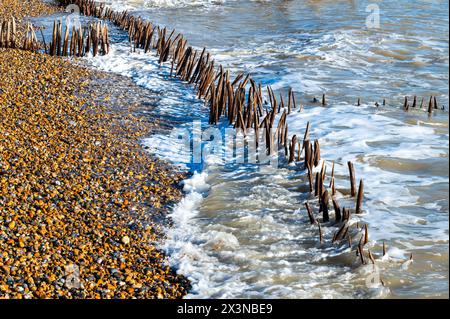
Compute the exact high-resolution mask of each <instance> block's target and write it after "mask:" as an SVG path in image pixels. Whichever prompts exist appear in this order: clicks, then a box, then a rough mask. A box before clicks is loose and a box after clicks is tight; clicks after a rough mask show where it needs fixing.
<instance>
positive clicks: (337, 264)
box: [91, 0, 449, 298]
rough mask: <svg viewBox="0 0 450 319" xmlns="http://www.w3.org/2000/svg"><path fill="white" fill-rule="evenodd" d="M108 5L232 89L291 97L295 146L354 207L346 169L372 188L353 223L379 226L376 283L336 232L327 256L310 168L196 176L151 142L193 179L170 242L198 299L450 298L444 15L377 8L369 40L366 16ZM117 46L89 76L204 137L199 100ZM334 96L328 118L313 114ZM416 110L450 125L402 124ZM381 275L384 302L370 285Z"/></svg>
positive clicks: (222, 6)
mask: <svg viewBox="0 0 450 319" xmlns="http://www.w3.org/2000/svg"><path fill="white" fill-rule="evenodd" d="M106 3H108V4H109V5H112V6H113V7H114V8H116V9H117V10H122V9H128V10H130V11H131V12H133V13H134V14H135V15H139V16H141V17H143V18H145V19H149V20H151V21H152V22H154V23H156V24H159V25H163V26H164V25H167V26H168V27H170V28H176V30H177V31H178V32H182V33H183V34H184V35H185V36H186V37H187V39H188V40H189V42H190V44H192V45H194V46H195V47H197V48H202V47H207V48H208V50H209V51H210V52H211V53H212V54H213V57H214V58H215V60H216V61H217V62H218V63H220V64H222V65H224V66H225V67H227V68H228V69H230V70H231V71H232V73H233V74H237V72H249V73H251V75H252V76H253V77H254V78H255V80H257V82H261V83H262V84H263V85H264V86H265V85H271V86H272V87H273V88H274V89H275V90H276V93H277V94H279V93H282V94H286V93H287V90H288V89H289V88H293V90H294V91H295V92H296V94H297V97H298V98H297V100H298V103H299V104H302V105H303V106H304V110H303V111H302V112H298V111H295V112H294V114H291V115H290V116H289V117H288V124H289V134H290V136H292V135H293V134H297V136H303V133H304V130H305V127H306V124H307V122H308V121H309V122H310V124H311V137H312V138H317V139H319V140H320V143H321V151H322V156H323V158H324V159H325V160H326V165H327V167H328V169H331V163H332V162H334V163H335V174H336V188H337V191H338V195H337V198H338V199H339V201H340V203H341V206H342V205H344V206H347V207H352V206H353V205H354V203H353V200H352V199H350V198H349V197H348V193H349V182H348V170H347V166H346V163H347V161H353V162H354V163H355V167H356V175H357V178H358V179H359V178H363V179H364V181H365V200H364V208H365V212H364V214H363V215H360V216H358V217H353V219H352V222H353V223H357V222H364V223H368V225H369V234H370V242H369V244H368V248H369V249H370V250H371V251H372V252H373V254H374V256H375V259H376V262H375V264H376V267H377V268H376V269H375V270H374V267H373V266H372V265H367V266H360V263H359V259H358V257H357V256H356V254H355V251H354V250H353V251H350V249H348V248H347V247H346V246H345V245H344V246H340V247H339V246H337V245H332V244H331V242H330V238H331V237H332V236H333V233H334V232H335V231H336V230H337V228H336V227H334V226H333V225H331V224H330V225H328V224H326V225H324V227H323V230H324V237H325V238H326V240H325V242H324V243H322V244H321V243H320V242H319V238H318V229H317V226H310V225H309V222H308V218H307V215H306V212H305V209H304V206H303V203H304V202H305V201H306V200H307V199H309V194H308V192H307V190H308V182H307V178H306V176H305V172H304V171H303V170H302V169H301V164H300V163H299V164H297V165H296V166H288V165H286V163H282V165H281V166H282V167H281V168H280V169H278V170H276V171H273V170H270V169H268V168H267V167H266V168H264V167H255V166H253V165H242V164H241V165H239V164H230V163H224V161H223V158H221V157H220V156H217V154H216V156H209V157H207V158H206V159H205V161H204V162H203V163H202V165H195V166H192V165H185V163H184V159H185V158H186V156H185V155H186V154H183V153H182V152H180V151H179V150H178V145H179V140H177V139H176V138H174V137H170V136H163V135H161V136H158V135H156V136H152V137H150V138H149V139H147V140H146V141H144V143H145V144H146V145H148V146H149V147H150V150H151V151H152V152H154V153H156V154H157V155H158V156H161V157H163V158H166V159H168V160H170V161H172V162H174V163H175V164H179V165H180V166H182V167H185V168H187V169H190V170H191V171H192V173H194V172H195V173H194V175H193V177H192V178H191V179H189V180H187V181H186V182H185V186H184V187H185V190H186V197H185V199H184V200H183V202H181V203H180V204H179V205H178V206H177V207H176V208H175V209H174V212H173V215H172V217H173V219H174V222H175V224H174V227H173V228H172V229H170V230H168V240H167V241H166V242H165V243H164V248H165V249H166V250H167V251H168V252H169V253H170V262H171V263H172V264H173V265H174V266H175V267H177V269H178V271H179V272H181V273H183V274H185V275H186V276H188V277H189V278H190V279H191V281H192V283H193V289H192V292H191V294H190V297H222V298H227V297H239V298H240V297H256V298H262V297H275V298H345V297H351V298H360V297H361V298H367V297H370V298H377V297H384V298H422V297H448V239H449V232H448V222H449V220H448V191H449V184H448V177H449V175H448V153H449V147H448V139H449V136H448V102H449V99H448V70H449V69H448V1H403V0H401V1H378V2H374V3H376V4H377V5H378V7H379V9H380V28H378V29H368V28H367V27H366V18H367V16H368V15H369V14H371V12H366V9H367V8H368V6H369V5H371V4H373V3H371V2H369V1H250V0H243V1H231V0H223V1H177V0H165V1H163V0H153V1H152V0H147V1H106ZM369 8H371V7H369ZM112 32H113V40H114V43H113V45H112V53H111V54H110V55H108V56H105V57H97V58H93V59H91V62H92V63H93V65H95V66H97V67H99V68H100V69H103V70H107V71H111V72H118V73H121V74H124V75H126V76H130V77H133V78H134V79H135V81H136V83H138V84H139V85H142V86H145V87H147V88H148V89H149V90H152V91H153V93H157V94H158V95H159V111H160V114H159V115H160V116H162V117H165V118H168V119H171V120H173V121H175V122H176V123H178V126H179V127H181V128H189V129H191V128H192V125H193V124H192V121H194V120H197V121H199V120H201V121H203V125H205V124H206V123H207V119H208V113H207V109H205V107H204V103H203V102H202V101H198V100H196V98H195V95H194V93H193V91H192V89H191V87H189V86H188V85H186V84H183V83H180V82H178V81H173V80H170V79H168V76H167V75H168V69H167V68H164V67H163V68H160V67H158V65H157V61H156V60H155V57H154V56H152V55H144V54H143V53H142V52H141V53H139V52H137V53H130V50H129V45H128V43H127V39H126V36H125V35H124V33H123V32H121V31H120V30H116V29H113V30H112ZM323 93H326V95H327V97H328V106H327V107H320V106H317V105H316V104H313V103H311V99H312V98H313V97H314V96H316V97H320V96H321V95H322V94H323ZM405 95H408V96H412V95H417V96H418V101H419V102H420V100H421V98H422V97H425V102H424V105H428V98H429V96H431V95H433V96H436V97H437V101H438V103H439V107H444V109H445V110H444V111H441V110H437V111H435V113H434V115H433V116H432V117H429V116H428V114H427V113H426V111H425V110H424V109H423V110H417V109H415V110H411V111H410V112H404V111H403V110H402V109H401V107H402V105H403V98H404V96H405ZM358 98H361V101H362V104H361V106H356V105H355V104H356V100H357V99H358ZM383 99H385V101H386V105H385V106H379V107H375V102H378V103H379V104H380V105H381V104H382V101H383ZM205 122H206V123H205ZM225 126H226V123H222V124H221V128H222V130H223V129H224V128H225ZM197 129H198V128H197ZM316 212H317V208H316ZM354 240H355V241H357V240H359V237H355V239H354ZM383 242H385V243H386V245H387V248H388V253H387V255H386V256H384V257H382V253H381V252H382V244H383ZM411 254H412V255H413V260H412V262H411V261H409V258H410V255H411ZM377 271H378V273H379V274H380V275H381V279H382V280H383V282H384V284H385V285H384V287H383V286H382V285H370V278H372V276H373V275H374V274H376V273H377ZM368 282H369V284H368Z"/></svg>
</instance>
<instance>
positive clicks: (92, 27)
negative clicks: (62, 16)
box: [44, 20, 110, 57]
mask: <svg viewBox="0 0 450 319" xmlns="http://www.w3.org/2000/svg"><path fill="white" fill-rule="evenodd" d="M109 45H110V44H109V36H108V26H107V25H106V24H104V23H100V22H96V23H91V24H89V26H88V27H86V28H83V27H82V26H81V25H80V26H78V27H76V26H72V32H70V27H69V26H67V25H66V27H65V31H64V33H63V32H62V22H61V21H59V20H58V21H54V22H53V33H52V41H51V42H50V44H49V48H48V50H47V46H46V44H45V43H44V47H45V52H47V53H48V54H50V55H53V56H77V57H82V56H85V55H87V54H88V53H92V55H93V56H94V57H95V56H97V55H98V54H100V55H106V54H108V52H109Z"/></svg>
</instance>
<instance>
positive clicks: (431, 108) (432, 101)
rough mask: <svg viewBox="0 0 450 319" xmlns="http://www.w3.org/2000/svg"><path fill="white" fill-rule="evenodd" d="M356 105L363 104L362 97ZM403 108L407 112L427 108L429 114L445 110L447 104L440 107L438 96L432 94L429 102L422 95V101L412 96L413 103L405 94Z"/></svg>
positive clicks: (377, 104) (383, 103)
mask: <svg viewBox="0 0 450 319" xmlns="http://www.w3.org/2000/svg"><path fill="white" fill-rule="evenodd" d="M356 105H357V106H360V105H361V99H360V98H359V99H358V101H357V102H356ZM382 105H383V106H385V105H386V99H383V102H382ZM375 106H376V107H379V106H380V104H379V103H378V102H375ZM402 108H403V110H404V111H406V112H408V111H409V110H410V109H419V110H423V109H426V110H427V112H428V113H429V114H433V111H434V110H439V109H441V110H445V106H444V105H441V107H439V104H438V101H437V98H436V96H430V99H429V101H428V104H426V103H425V98H424V97H422V98H421V101H420V103H418V99H417V95H414V96H413V97H412V103H411V104H410V103H409V100H408V97H407V96H405V98H404V100H403V105H402Z"/></svg>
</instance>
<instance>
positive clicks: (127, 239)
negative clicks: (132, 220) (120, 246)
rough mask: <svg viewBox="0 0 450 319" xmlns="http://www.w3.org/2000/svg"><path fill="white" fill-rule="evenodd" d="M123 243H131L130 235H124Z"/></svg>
mask: <svg viewBox="0 0 450 319" xmlns="http://www.w3.org/2000/svg"><path fill="white" fill-rule="evenodd" d="M122 243H124V244H125V245H128V244H129V243H130V237H128V236H123V237H122Z"/></svg>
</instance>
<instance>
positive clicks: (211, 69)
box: [61, 0, 371, 263]
mask: <svg viewBox="0 0 450 319" xmlns="http://www.w3.org/2000/svg"><path fill="white" fill-rule="evenodd" d="M61 2H63V3H64V2H65V1H61ZM75 4H77V5H78V6H79V7H80V11H81V12H82V13H83V14H85V15H91V16H95V17H97V18H101V19H107V20H109V21H111V22H112V23H114V24H115V25H116V26H118V27H120V28H122V29H123V30H126V31H127V32H128V34H129V39H130V44H131V49H132V50H133V51H134V50H136V49H137V48H139V49H143V50H144V51H145V52H148V51H150V50H156V54H157V56H158V57H159V63H160V64H162V63H164V62H170V63H171V69H170V75H171V76H173V77H176V78H179V79H181V80H183V81H186V82H188V83H190V84H192V85H193V87H194V89H195V90H196V92H197V96H198V98H202V99H204V100H205V103H206V105H208V106H209V123H210V124H212V125H214V124H218V123H219V121H220V120H221V118H224V119H226V120H227V121H228V123H229V124H230V125H233V126H234V127H235V128H236V129H237V130H241V131H242V132H243V133H244V135H245V134H246V132H248V131H249V130H254V133H255V135H256V141H259V136H260V135H261V137H263V139H264V140H265V143H266V145H265V150H266V152H268V153H269V154H274V152H277V151H278V150H280V149H284V153H285V155H286V158H287V160H288V162H289V163H294V162H300V160H301V158H302V154H304V156H303V159H304V169H306V170H307V171H308V179H309V185H310V192H311V194H314V198H317V199H318V203H319V213H322V214H323V215H322V218H321V222H322V223H329V222H330V218H329V211H330V208H329V206H330V202H331V203H332V205H333V209H334V215H335V222H336V223H335V224H336V225H340V227H339V229H338V230H337V232H336V233H335V235H334V238H333V239H332V243H333V244H334V243H336V242H340V241H341V240H342V239H346V240H348V241H351V237H350V236H349V235H348V233H349V227H350V226H349V225H348V224H347V221H348V220H349V219H350V217H351V213H352V212H354V213H355V214H361V213H362V212H363V208H362V201H363V197H364V183H363V181H362V180H361V181H360V183H359V188H358V190H356V177H355V170H354V166H353V164H352V163H350V162H349V163H348V166H349V172H350V196H351V197H355V196H356V206H355V208H354V209H349V208H345V207H344V208H342V210H341V208H340V206H339V203H338V202H337V200H336V198H335V195H336V189H335V184H334V183H335V182H334V181H335V177H334V163H333V167H332V172H331V181H330V184H329V185H328V186H329V187H327V186H326V185H325V184H324V181H325V176H326V169H327V168H326V165H325V161H323V160H321V156H320V144H319V141H318V140H315V141H314V142H311V141H310V137H309V131H310V124H309V122H308V124H307V127H306V130H305V134H304V136H303V142H300V141H299V139H298V138H297V136H296V135H294V136H292V138H289V128H288V123H287V118H288V116H289V115H290V114H291V113H292V112H293V111H294V110H298V112H301V111H302V107H301V106H298V105H297V103H296V98H295V94H294V92H293V91H292V89H290V90H289V92H288V96H287V98H286V99H285V98H284V97H283V96H282V95H281V94H280V96H279V98H277V97H276V95H275V93H274V91H273V90H272V88H271V87H270V86H268V87H267V88H265V90H267V95H268V101H266V100H265V99H264V97H263V88H262V85H261V84H257V83H256V82H255V81H254V80H253V79H252V78H251V77H250V75H249V74H247V75H244V74H238V75H237V76H236V77H234V78H232V77H231V75H230V72H229V71H228V70H225V69H224V68H223V67H222V66H221V65H220V66H218V67H216V66H215V61H214V60H213V59H212V58H211V55H210V54H209V53H208V52H207V51H206V49H202V50H196V49H194V48H193V47H191V46H188V44H187V41H186V39H185V38H184V36H183V35H182V34H180V33H178V34H177V33H176V32H175V30H172V31H168V30H167V28H160V27H159V26H153V25H152V23H151V22H148V21H145V20H143V19H141V18H140V17H134V16H133V15H131V14H129V13H128V12H127V11H123V12H120V13H118V12H113V11H112V10H110V9H108V8H105V7H104V6H103V5H96V4H95V2H94V1H93V0H75ZM316 102H319V101H317V100H316ZM321 103H322V105H323V106H325V105H326V104H327V102H326V97H325V94H324V95H323V96H322V101H321ZM277 114H281V115H280V119H279V121H278V124H277V127H276V130H275V132H274V133H273V130H272V129H275V127H274V126H275V118H276V116H277ZM275 140H277V144H276V146H275V147H273V145H274V144H275V143H274V141H275ZM319 165H321V171H320V173H314V168H316V167H318V166H319ZM305 206H306V210H307V212H308V216H309V219H310V221H311V223H312V224H317V225H318V227H319V237H320V242H323V233H322V230H321V223H320V222H319V221H318V219H317V218H316V217H315V216H314V212H313V208H312V206H311V204H310V203H309V202H307V203H305ZM329 224H330V225H335V224H331V223H329ZM364 231H365V233H364V235H363V237H362V238H363V239H361V240H360V243H359V244H358V246H357V249H356V252H357V254H358V255H359V256H360V258H361V261H362V262H363V263H366V259H365V257H364V255H367V253H365V252H364V245H365V244H366V243H367V242H368V227H367V225H365V226H364ZM350 245H351V244H350ZM368 256H369V258H370V256H371V254H369V255H368Z"/></svg>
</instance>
